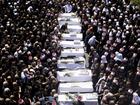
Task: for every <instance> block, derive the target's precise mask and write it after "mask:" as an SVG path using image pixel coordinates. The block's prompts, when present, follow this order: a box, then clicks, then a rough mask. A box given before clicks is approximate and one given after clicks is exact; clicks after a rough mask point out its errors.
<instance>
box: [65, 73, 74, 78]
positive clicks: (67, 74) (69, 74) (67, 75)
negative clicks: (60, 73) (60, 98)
mask: <svg viewBox="0 0 140 105" xmlns="http://www.w3.org/2000/svg"><path fill="white" fill-rule="evenodd" d="M71 75H72V73H65V74H64V77H71Z"/></svg>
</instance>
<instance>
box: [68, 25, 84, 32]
mask: <svg viewBox="0 0 140 105" xmlns="http://www.w3.org/2000/svg"><path fill="white" fill-rule="evenodd" d="M81 29H82V28H81V25H68V31H69V32H77V33H80V32H81Z"/></svg>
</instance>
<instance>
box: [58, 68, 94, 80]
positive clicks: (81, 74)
mask: <svg viewBox="0 0 140 105" xmlns="http://www.w3.org/2000/svg"><path fill="white" fill-rule="evenodd" d="M57 79H58V81H61V82H72V81H75V82H80V81H91V80H92V73H91V70H87V69H78V70H63V71H57Z"/></svg>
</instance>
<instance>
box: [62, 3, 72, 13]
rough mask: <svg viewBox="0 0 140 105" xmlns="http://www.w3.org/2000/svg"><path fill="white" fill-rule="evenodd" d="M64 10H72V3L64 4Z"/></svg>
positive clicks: (67, 11)
mask: <svg viewBox="0 0 140 105" xmlns="http://www.w3.org/2000/svg"><path fill="white" fill-rule="evenodd" d="M64 9H65V12H66V13H70V12H71V11H72V5H71V4H66V5H65V6H64Z"/></svg>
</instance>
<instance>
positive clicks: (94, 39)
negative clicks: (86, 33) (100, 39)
mask: <svg viewBox="0 0 140 105" xmlns="http://www.w3.org/2000/svg"><path fill="white" fill-rule="evenodd" d="M95 42H96V37H95V36H92V37H91V38H90V39H89V40H88V44H89V45H90V46H92V45H95Z"/></svg>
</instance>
